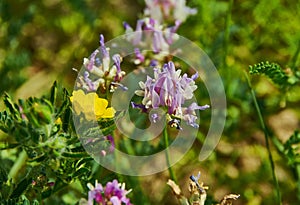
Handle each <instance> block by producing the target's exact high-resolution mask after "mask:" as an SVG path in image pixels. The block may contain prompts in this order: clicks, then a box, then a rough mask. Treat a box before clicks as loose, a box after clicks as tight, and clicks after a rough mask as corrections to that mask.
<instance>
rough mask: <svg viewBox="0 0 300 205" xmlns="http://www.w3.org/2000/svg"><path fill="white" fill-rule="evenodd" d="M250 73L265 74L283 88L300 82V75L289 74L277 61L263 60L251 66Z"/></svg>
mask: <svg viewBox="0 0 300 205" xmlns="http://www.w3.org/2000/svg"><path fill="white" fill-rule="evenodd" d="M249 73H250V74H264V75H266V76H268V77H269V78H270V79H271V80H272V81H273V82H274V83H275V84H277V85H278V86H280V87H281V88H284V87H287V86H290V85H294V84H295V83H297V82H299V76H295V75H293V76H288V75H287V74H286V73H285V72H284V71H283V69H282V68H281V67H280V65H278V64H277V63H269V62H268V61H266V62H261V63H258V64H255V65H254V66H249Z"/></svg>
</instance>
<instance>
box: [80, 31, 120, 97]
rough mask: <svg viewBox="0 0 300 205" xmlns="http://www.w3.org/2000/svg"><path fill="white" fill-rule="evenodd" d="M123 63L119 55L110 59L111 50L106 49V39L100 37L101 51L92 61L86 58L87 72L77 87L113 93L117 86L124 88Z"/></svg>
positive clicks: (96, 52)
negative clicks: (122, 81) (121, 83)
mask: <svg viewBox="0 0 300 205" xmlns="http://www.w3.org/2000/svg"><path fill="white" fill-rule="evenodd" d="M98 56H100V57H98ZM100 58H101V59H100ZM111 60H112V66H111V65H110V64H111ZM121 62H122V57H121V56H120V55H119V54H114V55H113V56H112V57H110V54H109V48H106V46H105V44H104V37H103V35H100V49H97V50H95V51H94V52H93V53H92V55H91V57H90V59H88V58H84V61H83V65H84V67H85V71H84V73H83V75H82V76H80V77H79V82H80V83H79V85H77V86H78V87H81V88H83V89H85V90H87V91H96V90H97V89H98V88H99V87H100V90H102V91H103V92H105V91H106V90H107V89H109V91H110V92H113V91H114V90H115V88H116V87H117V86H122V85H120V84H119V82H120V81H121V80H122V78H123V76H124V75H125V72H124V71H122V70H121Z"/></svg>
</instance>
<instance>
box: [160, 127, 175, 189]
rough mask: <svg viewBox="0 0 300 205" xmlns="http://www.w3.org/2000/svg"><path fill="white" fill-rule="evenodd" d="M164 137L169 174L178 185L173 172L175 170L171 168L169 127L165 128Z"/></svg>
mask: <svg viewBox="0 0 300 205" xmlns="http://www.w3.org/2000/svg"><path fill="white" fill-rule="evenodd" d="M163 136H164V141H165V148H166V161H167V166H168V170H169V174H170V178H171V179H172V180H173V181H174V182H175V183H176V182H177V179H176V176H175V174H174V172H173V169H172V167H171V163H170V152H169V149H168V147H169V136H168V128H167V126H165V128H164V130H163Z"/></svg>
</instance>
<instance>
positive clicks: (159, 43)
mask: <svg viewBox="0 0 300 205" xmlns="http://www.w3.org/2000/svg"><path fill="white" fill-rule="evenodd" d="M179 26H180V21H176V22H175V25H173V26H171V27H164V26H162V25H161V24H160V23H159V22H158V21H157V20H155V19H153V18H148V17H147V18H143V19H140V20H138V21H137V25H136V30H135V31H136V32H135V33H134V34H133V35H129V37H128V39H127V40H129V41H130V42H131V43H132V44H133V45H142V44H145V42H147V41H148V40H149V39H150V42H149V43H151V46H152V49H153V51H154V52H155V53H159V52H161V51H168V50H169V47H170V45H171V44H172V43H173V42H174V40H176V36H175V35H174V33H175V32H176V31H177V29H178V28H179ZM124 27H125V30H126V33H127V34H130V33H132V32H133V29H132V28H131V27H130V26H129V25H128V24H127V23H124ZM143 31H144V32H143ZM147 31H151V32H147ZM143 35H144V36H143ZM143 38H145V39H143Z"/></svg>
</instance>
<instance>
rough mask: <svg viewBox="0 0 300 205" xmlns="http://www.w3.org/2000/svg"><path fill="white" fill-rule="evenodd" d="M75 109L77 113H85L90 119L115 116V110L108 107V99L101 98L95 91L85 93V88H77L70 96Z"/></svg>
mask: <svg viewBox="0 0 300 205" xmlns="http://www.w3.org/2000/svg"><path fill="white" fill-rule="evenodd" d="M70 100H71V102H72V104H73V109H74V111H75V113H76V114H77V115H80V114H81V113H82V114H84V116H85V118H86V119H87V120H89V121H91V120H93V119H99V118H113V117H114V115H115V110H114V109H113V108H112V107H109V108H107V106H108V101H107V100H106V99H103V98H99V97H98V95H97V94H96V93H94V92H92V93H87V94H85V93H84V91H83V90H75V91H73V93H72V96H71V97H70Z"/></svg>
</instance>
